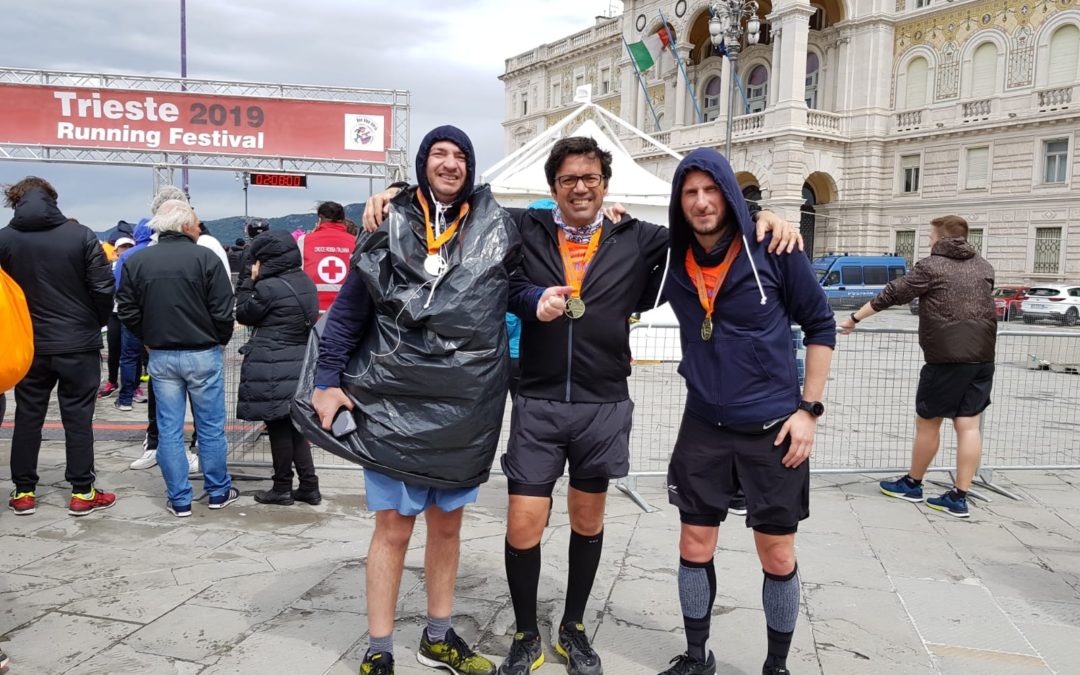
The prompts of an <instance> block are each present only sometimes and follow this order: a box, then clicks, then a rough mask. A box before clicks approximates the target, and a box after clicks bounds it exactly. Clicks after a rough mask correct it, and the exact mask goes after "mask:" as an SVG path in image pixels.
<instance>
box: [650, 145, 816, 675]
mask: <svg viewBox="0 0 1080 675" xmlns="http://www.w3.org/2000/svg"><path fill="white" fill-rule="evenodd" d="M670 226H671V263H670V268H669V272H668V275H667V278H666V280H665V282H664V296H665V297H666V298H667V300H668V301H669V302H670V303H671V307H672V309H673V310H674V312H675V315H676V317H677V318H678V320H679V326H680V334H681V335H680V337H681V342H682V351H683V359H682V364H681V365H680V366H679V373H680V374H681V375H682V376H683V378H684V379H685V380H686V388H687V397H686V409H685V411H684V413H683V419H682V424H681V426H680V428H679V435H678V438H677V440H676V442H675V449H674V451H673V452H672V456H671V461H670V464H669V465H668V501H669V502H670V503H672V504H674V505H675V506H676V507H678V509H679V514H680V520H681V521H682V528H681V533H680V540H679V554H680V560H679V599H680V601H681V605H682V611H683V623H684V626H685V629H686V641H687V651H686V653H685V654H680V655H679V656H677V657H675V658H674V659H673V660H672V665H671V667H669V668H668V669H667V670H665V671H664V672H663V673H662V675H712V674H713V673H715V672H716V660H715V658H714V657H713V655H712V653H711V652H710V651H709V650H708V648H707V646H706V645H707V642H708V637H709V624H710V617H711V614H712V603H713V600H714V599H715V597H716V573H715V570H714V567H713V551H715V550H716V542H717V537H718V534H719V526H720V523H721V522H723V520H724V518H725V517H726V515H727V511H728V506H729V504H730V502H731V500H732V497H734V495H735V493H736V491H737V490H738V488H739V486H741V487H742V488H743V490H744V491H745V493H746V502H747V515H746V525H747V527H751V528H753V529H754V543H755V545H756V547H757V551H758V557H759V559H760V560H761V566H762V571H763V572H764V576H765V580H764V585H763V588H762V604H763V606H764V609H765V621H766V624H767V634H768V656H767V657H766V660H765V665H764V666H763V669H762V673H763V674H764V675H781V674H785V675H786V674H787V673H788V670H787V666H786V663H785V662H786V659H787V654H788V649H789V648H790V646H791V637H792V634H793V633H794V630H795V622H796V619H797V618H798V614H799V577H798V567H797V565H796V562H795V532H796V530H797V529H798V525H799V521H800V520H803V519H804V518H806V517H808V516H809V496H810V468H809V463H808V462H807V461H806V460H807V459H808V458H809V457H810V450H811V448H812V447H813V443H814V432H815V430H816V426H817V420H818V418H819V417H820V416H821V415H822V414H823V413H824V406H823V405H822V403H821V398H822V394H823V392H824V389H825V380H826V378H827V376H828V373H829V364H830V362H831V360H832V349H833V347H834V345H835V344H836V322H835V320H834V319H833V313H832V310H830V309H829V304H828V302H827V300H826V298H825V294H824V293H823V292H822V290H821V288H820V286H818V284H817V283H816V281H815V277H814V272H813V270H812V269H811V267H810V262H809V260H808V259H807V258H806V257H805V256H801V255H792V256H771V255H766V247H767V245H768V240H766V241H763V242H761V243H758V242H757V241H756V239H755V237H753V236H750V235H752V234H753V233H754V225H753V223H752V222H751V220H750V214H749V212H748V211H747V209H746V204H745V201H744V200H743V198H742V194H741V192H740V191H739V185H738V182H737V181H736V179H735V174H734V172H733V171H732V170H731V166H730V165H729V164H728V162H727V160H726V159H725V158H724V157H723V156H722V155H721V154H720V153H718V152H716V151H715V150H712V149H709V148H702V149H698V150H695V151H693V152H691V153H690V154H689V155H687V156H686V157H685V158H684V159H683V161H682V162H680V164H679V167H678V169H676V171H675V178H674V180H673V181H672V191H671V205H670ZM792 321H794V322H795V323H798V324H799V325H800V326H801V327H802V330H803V332H804V334H805V335H806V338H805V344H806V383H805V385H804V387H803V390H802V392H801V395H800V392H799V385H798V374H797V372H796V366H795V357H794V354H793V353H792V350H791V331H790V323H791V322H792Z"/></svg>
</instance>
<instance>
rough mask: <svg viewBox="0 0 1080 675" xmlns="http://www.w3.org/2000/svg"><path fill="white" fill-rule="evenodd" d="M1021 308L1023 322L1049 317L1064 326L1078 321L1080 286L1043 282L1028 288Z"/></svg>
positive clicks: (1079, 316)
mask: <svg viewBox="0 0 1080 675" xmlns="http://www.w3.org/2000/svg"><path fill="white" fill-rule="evenodd" d="M1027 295H1028V299H1027V300H1025V301H1024V303H1023V305H1022V308H1023V313H1024V323H1035V322H1036V321H1039V320H1040V319H1050V320H1052V321H1057V322H1058V323H1060V324H1062V325H1065V326H1075V325H1076V324H1077V323H1080V286H1076V285H1071V284H1068V285H1058V284H1043V285H1040V286H1033V287H1031V288H1030V289H1028V292H1027Z"/></svg>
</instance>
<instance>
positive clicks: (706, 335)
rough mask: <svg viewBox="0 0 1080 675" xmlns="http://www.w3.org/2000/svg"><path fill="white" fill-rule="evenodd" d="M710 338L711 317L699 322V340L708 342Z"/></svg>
mask: <svg viewBox="0 0 1080 675" xmlns="http://www.w3.org/2000/svg"><path fill="white" fill-rule="evenodd" d="M711 337H712V317H711V316H707V317H705V320H704V321H702V322H701V339H702V340H704V341H705V342H708V341H709V339H710V338H711Z"/></svg>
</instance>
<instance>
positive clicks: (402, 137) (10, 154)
mask: <svg viewBox="0 0 1080 675" xmlns="http://www.w3.org/2000/svg"><path fill="white" fill-rule="evenodd" d="M0 84H23V85H47V86H51V87H88V88H94V89H117V90H127V91H155V92H175V93H187V94H209V95H220V96H254V97H263V98H273V99H294V100H305V101H330V102H335V103H360V104H370V105H380V106H388V107H390V109H391V116H392V118H393V122H392V132H391V133H392V136H391V142H390V147H388V148H387V149H386V161H385V162H372V161H363V160H346V159H338V160H326V159H312V158H304V157H258V156H250V155H226V154H219V153H195V152H192V153H183V152H175V151H168V152H165V151H160V152H155V151H145V150H118V149H115V148H86V147H64V146H26V145H13V144H6V145H0V159H8V160H26V161H34V162H75V163H90V164H124V165H141V166H161V167H168V166H172V167H181V166H183V165H184V164H183V158H184V157H186V158H187V164H186V166H187V167H189V168H202V169H227V170H230V171H288V172H297V173H308V174H323V175H345V176H358V177H363V178H375V179H385V180H404V179H405V177H406V174H407V173H408V168H409V158H408V156H409V153H408V150H409V112H410V110H409V104H410V103H409V102H410V95H409V92H408V91H406V90H402V89H362V88H354V87H323V86H314V85H302V84H271V83H265V82H228V81H224V80H193V79H182V78H176V77H153V76H142V75H120V74H110V73H77V72H68V71H57V70H30V69H25V68H0Z"/></svg>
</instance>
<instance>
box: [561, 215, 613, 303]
mask: <svg viewBox="0 0 1080 675" xmlns="http://www.w3.org/2000/svg"><path fill="white" fill-rule="evenodd" d="M603 229H604V228H602V227H598V228H596V232H593V236H592V238H591V239H589V247H588V248H586V249H585V258H584V260H582V261H581V267H580V269H579V268H578V266H577V265H575V264H574V259H573V258H572V257H571V255H570V243H569V242H567V241H566V233H564V232H563V231H562V228H559V253H560V254H562V262H563V270H564V271H565V273H566V285H567V286H569V287H570V288H572V289H574V290H573V292H572V293H571V294H570V297H572V298H580V297H581V283H582V282H583V281H584V280H585V272H586V270H588V269H589V263H590V262H592V259H593V256H594V255H596V249H597V248H598V247H599V246H600V232H601V231H602V230H603Z"/></svg>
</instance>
